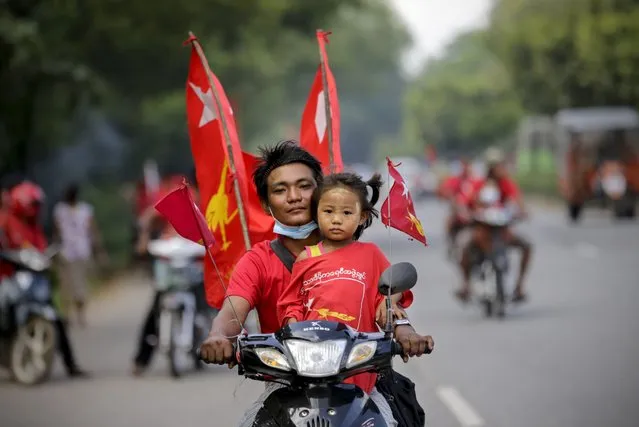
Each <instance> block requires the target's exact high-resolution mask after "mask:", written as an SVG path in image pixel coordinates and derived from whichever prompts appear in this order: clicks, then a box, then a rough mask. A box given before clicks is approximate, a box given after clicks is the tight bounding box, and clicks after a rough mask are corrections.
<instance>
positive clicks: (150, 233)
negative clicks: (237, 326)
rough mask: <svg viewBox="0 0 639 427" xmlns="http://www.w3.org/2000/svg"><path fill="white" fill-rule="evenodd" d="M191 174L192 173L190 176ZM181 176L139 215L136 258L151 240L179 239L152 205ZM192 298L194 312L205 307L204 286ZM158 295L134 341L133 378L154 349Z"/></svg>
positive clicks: (170, 184)
mask: <svg viewBox="0 0 639 427" xmlns="http://www.w3.org/2000/svg"><path fill="white" fill-rule="evenodd" d="M192 175H194V174H192ZM182 179H183V178H182V177H180V176H175V177H172V178H171V179H170V180H169V181H168V182H167V183H166V184H165V187H164V189H163V190H162V192H161V193H159V194H158V195H157V197H156V198H155V199H154V200H152V201H150V202H149V204H148V205H147V207H146V208H145V209H144V211H143V212H142V214H141V216H140V219H139V221H138V225H139V230H140V233H139V236H138V240H137V243H136V252H137V254H138V255H146V254H147V251H148V245H149V242H151V241H152V240H155V239H169V238H172V237H176V236H179V234H178V233H177V232H176V231H175V229H174V228H173V227H172V226H171V224H169V223H168V222H167V221H166V220H165V219H164V217H162V215H160V213H159V212H158V211H157V210H156V209H155V203H157V202H158V201H159V200H160V199H161V198H162V197H164V196H165V195H166V194H168V192H170V191H172V190H174V189H175V187H177V186H178V185H180V184H181V183H182ZM189 190H190V191H191V197H193V200H198V194H197V189H196V188H195V187H194V186H190V187H189ZM195 295H196V300H197V306H198V310H200V309H204V307H206V308H208V305H207V304H206V302H205V295H204V286H200V287H198V288H196V289H195ZM161 297H162V292H161V291H158V290H157V289H156V290H155V291H154V293H153V298H152V301H151V305H150V306H149V310H148V312H147V315H146V317H145V319H144V324H143V326H142V330H141V331H140V336H139V338H138V348H137V351H136V355H135V358H134V361H133V375H134V376H136V377H138V376H141V375H142V374H143V373H144V371H145V370H146V369H147V368H148V366H149V364H150V363H151V359H152V357H153V354H154V352H155V346H156V342H157V336H158V316H159V312H160V298H161Z"/></svg>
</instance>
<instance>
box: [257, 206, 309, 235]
mask: <svg viewBox="0 0 639 427" xmlns="http://www.w3.org/2000/svg"><path fill="white" fill-rule="evenodd" d="M268 210H269V212H270V213H271V216H272V217H273V219H274V220H275V224H274V225H273V233H275V234H279V235H281V236H286V237H290V238H291V239H294V240H304V239H306V238H307V237H308V236H310V235H311V233H312V232H313V231H315V229H317V223H316V222H315V221H311V222H308V223H306V224H302V225H286V224H282V223H281V222H280V221H278V220H277V218H275V215H273V211H272V210H271V208H270V207H269V208H268Z"/></svg>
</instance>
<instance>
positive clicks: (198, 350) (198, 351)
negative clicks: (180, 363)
mask: <svg viewBox="0 0 639 427" xmlns="http://www.w3.org/2000/svg"><path fill="white" fill-rule="evenodd" d="M232 345H233V353H231V358H233V361H235V355H236V353H237V342H234V343H233V344H232ZM195 357H197V358H198V360H201V361H202V362H204V363H206V364H209V365H210V364H212V363H213V362H209V361H208V360H205V359H203V358H202V350H200V347H198V348H196V349H195Z"/></svg>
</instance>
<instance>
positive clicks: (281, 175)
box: [266, 163, 317, 226]
mask: <svg viewBox="0 0 639 427" xmlns="http://www.w3.org/2000/svg"><path fill="white" fill-rule="evenodd" d="M266 183H267V185H268V202H269V206H268V207H270V208H271V212H272V214H273V216H274V217H275V219H277V220H278V221H280V222H281V223H282V224H285V225H290V226H297V225H303V224H307V223H309V222H311V221H312V216H311V199H312V197H313V192H314V191H315V188H316V187H317V183H316V182H315V178H314V177H313V171H312V170H311V168H309V167H308V166H306V165H304V164H302V163H291V164H288V165H284V166H280V167H279V168H275V169H273V171H272V172H271V173H270V174H269V175H268V177H267V179H266Z"/></svg>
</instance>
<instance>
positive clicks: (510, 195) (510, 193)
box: [463, 178, 520, 205]
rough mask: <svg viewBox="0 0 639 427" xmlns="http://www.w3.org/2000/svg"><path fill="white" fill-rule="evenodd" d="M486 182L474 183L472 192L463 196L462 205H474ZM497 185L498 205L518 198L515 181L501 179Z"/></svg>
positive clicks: (484, 180) (483, 180)
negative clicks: (499, 195)
mask: <svg viewBox="0 0 639 427" xmlns="http://www.w3.org/2000/svg"><path fill="white" fill-rule="evenodd" d="M487 182H488V180H487V179H480V180H477V181H475V183H474V185H473V190H472V191H471V192H470V193H468V194H467V195H464V196H463V198H464V203H466V204H468V205H474V204H475V203H476V202H477V198H478V196H479V192H480V191H481V190H482V188H484V186H485V185H486V183H487ZM497 185H498V186H499V192H500V193H501V199H500V202H499V203H500V204H505V203H507V202H509V201H512V200H516V199H517V198H519V195H520V192H519V187H518V186H517V183H515V181H513V180H512V179H510V178H502V179H500V180H499V181H498V182H497Z"/></svg>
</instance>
